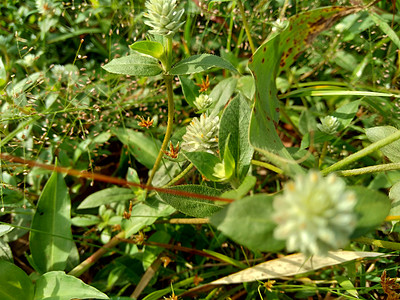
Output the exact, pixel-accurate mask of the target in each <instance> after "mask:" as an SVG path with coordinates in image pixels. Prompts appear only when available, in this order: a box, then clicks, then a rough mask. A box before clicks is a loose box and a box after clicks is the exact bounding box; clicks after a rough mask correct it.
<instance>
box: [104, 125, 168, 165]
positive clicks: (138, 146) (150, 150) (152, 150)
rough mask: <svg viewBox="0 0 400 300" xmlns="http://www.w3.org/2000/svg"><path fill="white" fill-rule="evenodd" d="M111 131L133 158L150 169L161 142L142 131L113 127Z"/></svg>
mask: <svg viewBox="0 0 400 300" xmlns="http://www.w3.org/2000/svg"><path fill="white" fill-rule="evenodd" d="M112 132H113V133H114V134H115V135H116V136H117V138H118V139H119V140H120V141H121V143H122V144H124V145H125V146H128V149H129V152H130V153H131V154H132V155H133V156H134V157H135V159H136V160H137V161H138V162H140V163H141V164H142V165H144V166H145V167H146V168H149V169H151V168H152V167H153V166H154V163H155V162H156V158H157V155H158V151H159V147H158V145H160V144H161V143H160V142H159V141H158V140H156V141H154V140H153V139H151V138H149V137H147V136H145V135H144V134H143V133H141V132H138V131H134V130H132V129H128V128H114V129H113V130H112Z"/></svg>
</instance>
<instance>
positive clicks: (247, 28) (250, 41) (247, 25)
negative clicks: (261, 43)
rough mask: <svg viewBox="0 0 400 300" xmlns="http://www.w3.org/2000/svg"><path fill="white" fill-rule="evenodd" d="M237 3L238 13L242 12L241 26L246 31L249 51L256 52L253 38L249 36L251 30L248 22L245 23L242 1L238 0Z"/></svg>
mask: <svg viewBox="0 0 400 300" xmlns="http://www.w3.org/2000/svg"><path fill="white" fill-rule="evenodd" d="M237 3H238V6H239V10H240V13H241V14H242V19H243V26H244V30H245V31H246V35H247V39H248V40H249V44H250V48H251V53H253V54H254V52H256V47H255V46H254V43H253V39H252V37H251V31H250V28H249V24H248V23H247V18H246V13H245V11H244V7H243V4H242V1H241V0H238V1H237Z"/></svg>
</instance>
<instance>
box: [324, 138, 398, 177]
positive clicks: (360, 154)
mask: <svg viewBox="0 0 400 300" xmlns="http://www.w3.org/2000/svg"><path fill="white" fill-rule="evenodd" d="M398 139H400V130H398V131H396V132H395V133H392V134H391V135H389V136H387V137H386V138H383V139H381V140H379V141H377V142H375V143H372V144H371V145H369V146H367V147H365V148H364V149H362V150H360V151H358V152H356V153H353V154H352V155H350V156H348V157H346V158H344V159H342V160H341V161H338V162H337V163H335V164H333V165H331V166H329V167H327V168H325V169H323V170H322V171H321V173H322V174H323V175H327V174H329V173H331V172H334V171H337V170H339V169H341V168H343V167H345V166H347V165H349V164H351V163H353V162H355V161H357V160H359V159H361V158H363V157H364V156H366V155H369V154H371V153H373V152H375V151H376V150H379V149H380V148H382V147H384V146H386V145H388V144H390V143H393V142H395V141H397V140H398Z"/></svg>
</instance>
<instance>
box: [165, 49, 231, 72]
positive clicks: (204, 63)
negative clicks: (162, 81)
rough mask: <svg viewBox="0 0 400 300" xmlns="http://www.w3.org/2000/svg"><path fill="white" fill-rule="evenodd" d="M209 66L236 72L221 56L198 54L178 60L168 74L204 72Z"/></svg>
mask: <svg viewBox="0 0 400 300" xmlns="http://www.w3.org/2000/svg"><path fill="white" fill-rule="evenodd" d="M211 68H222V69H227V70H229V71H232V72H234V73H237V71H236V69H235V67H234V66H233V65H232V64H231V63H230V62H228V61H226V60H225V59H223V58H222V57H219V56H216V55H212V54H198V55H193V56H190V57H188V58H185V59H184V60H181V61H180V62H178V63H177V64H176V65H175V66H173V67H172V69H171V70H170V71H169V74H171V75H187V74H194V73H200V72H204V71H206V70H208V69H211Z"/></svg>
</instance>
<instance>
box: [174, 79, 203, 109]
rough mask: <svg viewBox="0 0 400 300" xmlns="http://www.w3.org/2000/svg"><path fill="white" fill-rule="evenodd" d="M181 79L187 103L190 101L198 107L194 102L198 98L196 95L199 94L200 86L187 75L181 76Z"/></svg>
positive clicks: (192, 105) (191, 104) (190, 103)
mask: <svg viewBox="0 0 400 300" xmlns="http://www.w3.org/2000/svg"><path fill="white" fill-rule="evenodd" d="M179 80H180V82H181V87H182V91H183V95H184V96H185V99H186V101H187V103H189V105H190V106H191V107H193V108H196V107H195V105H194V104H193V103H194V101H195V100H196V97H198V96H199V88H198V87H197V86H196V85H195V84H194V82H193V81H192V80H190V79H189V78H187V77H186V76H179Z"/></svg>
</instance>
